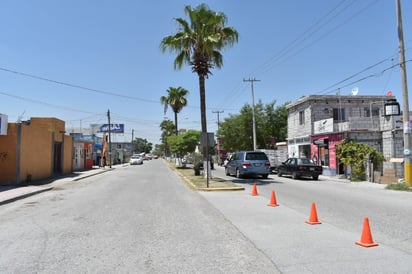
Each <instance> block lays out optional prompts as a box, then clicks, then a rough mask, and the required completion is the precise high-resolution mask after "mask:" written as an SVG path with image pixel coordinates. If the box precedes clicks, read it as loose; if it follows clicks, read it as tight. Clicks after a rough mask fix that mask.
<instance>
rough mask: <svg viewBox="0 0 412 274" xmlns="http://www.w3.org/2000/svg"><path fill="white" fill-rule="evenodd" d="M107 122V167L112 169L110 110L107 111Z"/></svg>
mask: <svg viewBox="0 0 412 274" xmlns="http://www.w3.org/2000/svg"><path fill="white" fill-rule="evenodd" d="M107 120H108V122H109V127H108V128H109V167H110V168H112V139H111V136H110V135H111V127H112V125H111V124H110V110H107Z"/></svg>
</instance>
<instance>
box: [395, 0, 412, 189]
mask: <svg viewBox="0 0 412 274" xmlns="http://www.w3.org/2000/svg"><path fill="white" fill-rule="evenodd" d="M396 13H397V17H398V38H399V65H400V67H401V80H402V101H403V102H402V108H403V112H402V119H403V144H404V150H403V154H404V166H403V168H404V180H405V184H406V185H407V186H412V159H411V153H412V152H411V146H410V142H409V136H410V135H411V128H410V122H409V99H408V84H407V80H406V62H405V45H404V41H403V26H402V11H401V0H396Z"/></svg>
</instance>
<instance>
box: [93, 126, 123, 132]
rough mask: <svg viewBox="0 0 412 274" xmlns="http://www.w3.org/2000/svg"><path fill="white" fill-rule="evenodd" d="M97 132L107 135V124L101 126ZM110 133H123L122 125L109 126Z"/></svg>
mask: <svg viewBox="0 0 412 274" xmlns="http://www.w3.org/2000/svg"><path fill="white" fill-rule="evenodd" d="M99 132H103V133H109V124H103V125H101V126H100V128H99ZM110 133H124V124H110Z"/></svg>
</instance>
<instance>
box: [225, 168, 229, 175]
mask: <svg viewBox="0 0 412 274" xmlns="http://www.w3.org/2000/svg"><path fill="white" fill-rule="evenodd" d="M225 174H226V176H230V173H229V169H228V168H225Z"/></svg>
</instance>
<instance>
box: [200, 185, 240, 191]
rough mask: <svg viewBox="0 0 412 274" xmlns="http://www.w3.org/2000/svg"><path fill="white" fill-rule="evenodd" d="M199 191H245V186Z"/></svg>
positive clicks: (202, 188) (211, 188)
mask: <svg viewBox="0 0 412 274" xmlns="http://www.w3.org/2000/svg"><path fill="white" fill-rule="evenodd" d="M196 190H199V191H237V190H245V188H244V187H243V186H239V187H209V188H207V187H199V188H196Z"/></svg>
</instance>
